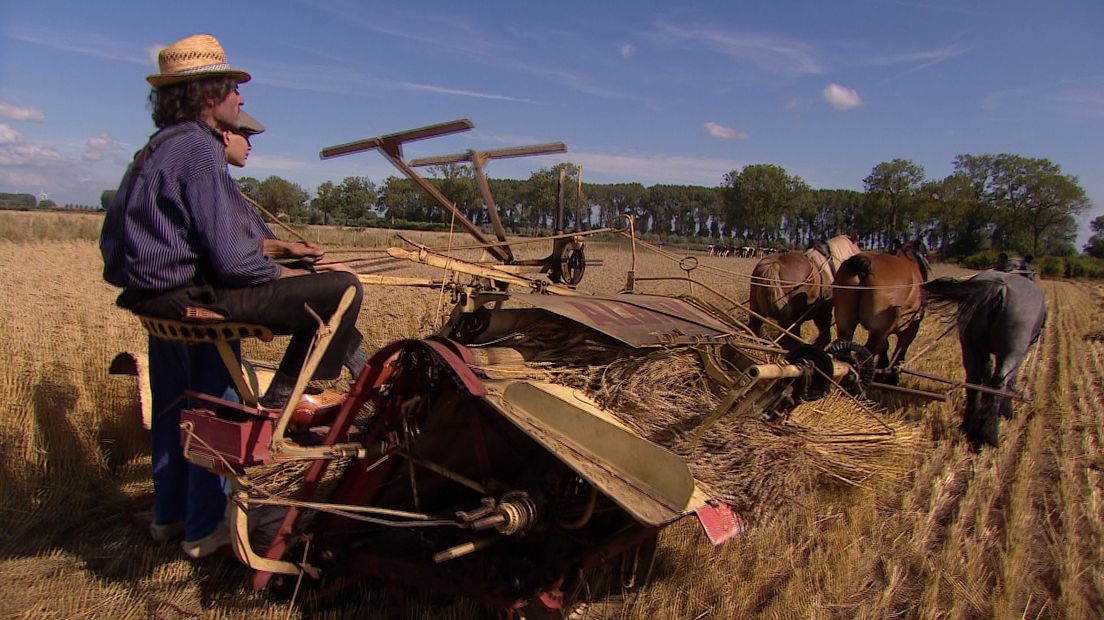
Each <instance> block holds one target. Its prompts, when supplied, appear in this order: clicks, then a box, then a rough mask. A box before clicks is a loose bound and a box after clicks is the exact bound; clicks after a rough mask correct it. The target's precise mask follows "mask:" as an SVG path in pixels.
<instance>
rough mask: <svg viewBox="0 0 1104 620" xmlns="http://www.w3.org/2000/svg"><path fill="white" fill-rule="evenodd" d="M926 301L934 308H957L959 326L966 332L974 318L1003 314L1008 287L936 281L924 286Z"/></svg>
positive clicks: (974, 281) (998, 283)
mask: <svg viewBox="0 0 1104 620" xmlns="http://www.w3.org/2000/svg"><path fill="white" fill-rule="evenodd" d="M923 286H924V293H925V297H926V298H927V299H928V300H929V301H931V302H934V303H935V304H937V305H941V306H948V305H955V306H957V307H958V326H959V329H965V328H966V326H967V325H969V324H970V322H971V321H973V320H974V318H975V317H976V316H977V314H978V312H985V313H986V315H987V316H992V315H993V314H995V313H998V312H1001V311H1002V310H1004V305H1005V302H1006V299H1007V291H1008V285H1007V284H1005V283H1004V282H1002V281H999V280H977V279H974V278H971V279H969V280H959V279H958V278H938V279H936V280H931V281H929V282H925V283H924V285H923Z"/></svg>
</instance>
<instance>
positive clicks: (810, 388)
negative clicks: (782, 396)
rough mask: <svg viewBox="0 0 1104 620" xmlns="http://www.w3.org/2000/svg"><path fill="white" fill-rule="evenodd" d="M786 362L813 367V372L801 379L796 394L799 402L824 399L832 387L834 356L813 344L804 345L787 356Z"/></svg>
mask: <svg viewBox="0 0 1104 620" xmlns="http://www.w3.org/2000/svg"><path fill="white" fill-rule="evenodd" d="M786 361H787V362H789V363H791V364H797V365H799V366H811V367H812V369H813V372H810V373H807V374H806V375H805V377H803V378H802V379H799V380H798V381H799V385H798V386H796V387H795V390H794V393H795V396H796V397H797V398H798V399H799V400H817V399H820V398H824V397H825V396H826V395H827V394H828V390H829V388H830V387H831V381H830V378H831V376H832V356H831V355H829V354H828V353H826V352H825V351H824V350H822V349H821V348H820V347H818V346H816V345H812V344H806V345H802V346H800V347H797V348H796V349H794V350H792V351H790V352H789V353H787V354H786Z"/></svg>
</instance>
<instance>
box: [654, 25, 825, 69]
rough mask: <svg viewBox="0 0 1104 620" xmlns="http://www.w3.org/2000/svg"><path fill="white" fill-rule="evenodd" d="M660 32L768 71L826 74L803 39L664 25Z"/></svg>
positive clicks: (672, 38) (673, 38)
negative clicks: (791, 39)
mask: <svg viewBox="0 0 1104 620" xmlns="http://www.w3.org/2000/svg"><path fill="white" fill-rule="evenodd" d="M660 35H661V36H664V37H666V38H668V39H670V40H672V41H678V42H680V43H682V44H684V45H687V46H697V45H704V46H705V47H707V48H709V49H711V50H713V51H715V52H717V53H719V54H724V55H726V56H732V57H734V58H737V59H740V60H742V61H745V62H750V63H753V64H755V65H757V66H758V67H759V68H760V69H762V70H764V71H772V72H784V73H789V74H793V75H817V74H820V73H824V69H823V67H821V65H820V62H819V61H817V59H816V58H814V57H813V54H812V52H811V51H810V49H809V46H808V45H806V44H804V43H801V42H799V41H790V40H786V39H781V38H777V37H771V36H769V35H759V34H748V33H742V32H722V31H720V30H713V29H710V28H682V27H679V26H671V25H666V26H663V27H662V28H661V32H660Z"/></svg>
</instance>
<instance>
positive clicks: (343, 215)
mask: <svg viewBox="0 0 1104 620" xmlns="http://www.w3.org/2000/svg"><path fill="white" fill-rule="evenodd" d="M337 189H338V197H339V203H338V207H337V214H338V220H339V221H340V222H341V223H344V224H348V225H361V224H365V223H367V222H369V221H371V220H372V219H374V218H375V213H373V209H375V208H376V204H377V203H378V202H379V191H378V190H377V189H376V184H375V183H373V182H372V181H371V180H369V179H368V177H345V178H344V179H343V180H342V181H341V185H340V186H339V187H338V188H337Z"/></svg>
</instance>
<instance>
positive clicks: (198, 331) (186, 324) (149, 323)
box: [138, 313, 272, 407]
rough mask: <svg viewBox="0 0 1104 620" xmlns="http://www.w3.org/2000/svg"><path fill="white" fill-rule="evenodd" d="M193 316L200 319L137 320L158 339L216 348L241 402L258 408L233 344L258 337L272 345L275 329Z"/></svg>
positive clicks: (210, 316) (151, 318)
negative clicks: (207, 344)
mask: <svg viewBox="0 0 1104 620" xmlns="http://www.w3.org/2000/svg"><path fill="white" fill-rule="evenodd" d="M193 315H194V316H196V317H197V320H194V321H177V320H173V319H162V318H158V317H151V316H141V315H139V316H138V320H139V321H140V322H141V323H142V327H144V328H146V331H147V332H149V335H150V336H152V337H154V338H157V339H158V340H167V341H169V342H179V343H181V344H187V345H193V344H202V343H210V344H213V345H215V349H217V350H218V353H219V357H220V358H222V363H223V364H225V365H226V370H227V372H229V373H230V378H231V379H232V380H233V381H234V387H235V388H236V389H237V390H238V394H239V395H240V396H241V398H242V402H243V403H245V404H246V405H248V406H250V407H256V406H257V398H258V397H259V395H258V394H257V391H256V390H255V389H254V388H253V387H252V386H251V385H250V382H249V381H246V378H245V373H244V372H243V371H242V367H241V362H240V361H239V360H238V357H237V356H236V355H235V354H234V351H233V349H231V348H230V343H231V342H234V341H236V340H244V339H246V338H257V339H258V340H260V341H262V342H271V341H272V330H271V329H269V328H267V327H265V326H264V325H253V324H250V323H238V322H234V321H223V320H220V319H221V317H218V316H217V315H211V314H207V315H200V314H198V313H191V314H189V316H193ZM214 317H217V318H214Z"/></svg>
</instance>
